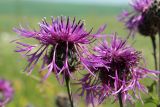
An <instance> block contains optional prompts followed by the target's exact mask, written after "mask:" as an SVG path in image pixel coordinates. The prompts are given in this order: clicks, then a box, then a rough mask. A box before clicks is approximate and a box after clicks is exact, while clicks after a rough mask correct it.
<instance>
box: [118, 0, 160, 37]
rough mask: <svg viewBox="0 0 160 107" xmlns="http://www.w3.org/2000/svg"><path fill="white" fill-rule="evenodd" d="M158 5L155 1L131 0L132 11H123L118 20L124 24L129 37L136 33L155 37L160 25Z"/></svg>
mask: <svg viewBox="0 0 160 107" xmlns="http://www.w3.org/2000/svg"><path fill="white" fill-rule="evenodd" d="M158 3H159V2H158V1H157V0H133V2H132V3H131V6H132V8H133V11H132V12H128V11H124V12H123V13H122V14H121V15H120V17H119V20H120V21H122V22H124V23H125V26H126V27H127V29H129V30H130V35H134V34H135V33H136V32H137V31H138V32H139V33H141V34H142V35H144V36H155V35H156V33H157V32H158V25H159V24H160V19H159V16H158V15H159V6H158V5H157V4H158Z"/></svg>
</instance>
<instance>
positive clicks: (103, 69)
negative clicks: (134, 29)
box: [78, 34, 159, 107]
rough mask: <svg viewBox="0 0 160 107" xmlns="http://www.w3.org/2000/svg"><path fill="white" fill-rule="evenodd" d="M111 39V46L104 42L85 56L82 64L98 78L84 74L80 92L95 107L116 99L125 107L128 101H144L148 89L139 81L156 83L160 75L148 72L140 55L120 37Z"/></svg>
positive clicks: (113, 36)
mask: <svg viewBox="0 0 160 107" xmlns="http://www.w3.org/2000/svg"><path fill="white" fill-rule="evenodd" d="M108 38H111V42H110V43H109V42H108V41H106V40H104V41H103V42H101V43H98V45H97V46H95V47H94V49H93V52H87V53H86V52H84V53H85V54H84V57H83V58H82V59H81V60H82V62H83V64H84V65H85V67H86V68H87V70H89V71H90V72H92V73H93V74H95V75H92V74H91V73H88V74H85V75H84V76H83V77H82V79H80V80H79V82H78V84H79V85H80V86H81V87H80V88H79V89H78V92H80V95H81V96H85V99H86V102H87V103H91V104H92V105H93V106H95V102H98V104H101V103H102V102H103V101H104V100H105V99H106V98H108V97H114V99H115V101H116V100H119V103H120V107H123V103H125V102H126V101H127V100H129V101H131V102H133V101H134V98H137V99H140V100H141V96H140V91H142V92H144V93H147V89H146V88H145V86H144V85H143V84H141V83H140V80H142V79H144V78H153V79H157V76H156V74H159V72H158V71H152V70H148V69H146V68H145V63H143V61H144V59H143V57H142V54H141V52H139V51H136V50H135V49H134V48H132V47H131V46H129V45H127V40H122V39H121V38H118V37H117V34H113V35H111V36H108ZM132 95H133V96H132Z"/></svg>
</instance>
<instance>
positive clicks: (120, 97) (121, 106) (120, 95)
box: [118, 92, 123, 107]
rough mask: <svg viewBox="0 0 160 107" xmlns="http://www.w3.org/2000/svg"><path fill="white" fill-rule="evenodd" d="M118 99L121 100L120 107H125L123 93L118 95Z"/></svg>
mask: <svg viewBox="0 0 160 107" xmlns="http://www.w3.org/2000/svg"><path fill="white" fill-rule="evenodd" d="M118 99H119V107H123V102H122V94H121V92H119V94H118Z"/></svg>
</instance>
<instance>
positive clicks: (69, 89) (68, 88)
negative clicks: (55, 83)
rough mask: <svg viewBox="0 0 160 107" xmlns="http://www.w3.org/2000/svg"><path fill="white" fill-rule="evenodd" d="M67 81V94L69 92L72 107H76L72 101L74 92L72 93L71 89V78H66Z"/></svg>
mask: <svg viewBox="0 0 160 107" xmlns="http://www.w3.org/2000/svg"><path fill="white" fill-rule="evenodd" d="M65 81H66V87H67V92H68V97H69V101H70V104H71V107H74V105H73V99H72V91H71V87H70V78H69V77H68V76H66V77H65Z"/></svg>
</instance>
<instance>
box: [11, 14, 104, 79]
mask: <svg viewBox="0 0 160 107" xmlns="http://www.w3.org/2000/svg"><path fill="white" fill-rule="evenodd" d="M39 26H40V29H39V30H38V31H35V30H34V31H33V30H28V29H25V28H22V27H21V28H19V29H18V28H16V29H14V31H15V32H16V33H18V34H19V35H21V36H23V37H25V38H31V39H35V40H38V42H39V44H37V45H29V44H26V43H21V42H16V43H17V44H18V45H19V46H17V50H16V52H19V53H24V54H23V55H24V56H25V57H27V59H28V62H29V64H28V66H27V67H26V69H25V71H28V72H29V73H31V72H32V70H33V68H34V67H35V65H36V64H37V62H38V61H39V59H40V58H42V60H43V64H42V67H41V71H42V70H44V69H48V73H47V74H46V75H45V77H44V79H46V78H47V77H48V76H49V75H50V74H51V72H54V73H55V74H56V76H57V78H58V79H59V75H60V74H63V77H65V76H72V74H71V73H72V72H74V71H75V69H76V67H77V66H78V65H79V63H80V60H79V59H80V57H81V54H80V53H81V51H82V50H83V49H85V45H84V44H89V43H91V42H93V41H94V40H95V37H96V36H97V35H99V34H100V33H101V32H102V31H103V30H104V28H105V26H104V27H101V28H100V29H99V30H98V31H97V33H95V34H91V33H92V29H91V30H90V31H89V32H88V31H86V29H85V27H84V22H83V21H81V20H79V21H78V22H76V19H75V18H74V19H73V21H71V19H70V17H67V18H66V17H62V16H61V17H57V18H55V19H54V18H53V17H52V22H51V24H49V23H48V22H47V21H46V19H45V18H44V19H43V20H42V22H41V23H39ZM63 79H64V78H63Z"/></svg>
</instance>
